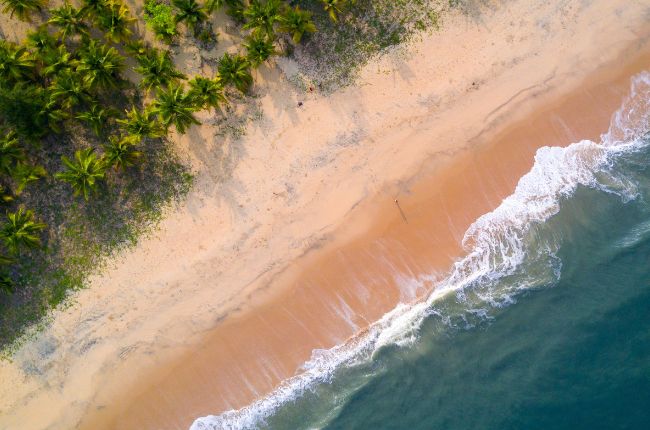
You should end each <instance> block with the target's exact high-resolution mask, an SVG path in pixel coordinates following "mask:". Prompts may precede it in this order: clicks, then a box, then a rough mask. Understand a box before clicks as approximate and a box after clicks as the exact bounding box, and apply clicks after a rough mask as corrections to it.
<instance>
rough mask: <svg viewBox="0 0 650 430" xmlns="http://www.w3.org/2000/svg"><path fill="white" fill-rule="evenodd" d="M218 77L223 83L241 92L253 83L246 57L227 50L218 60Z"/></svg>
mask: <svg viewBox="0 0 650 430" xmlns="http://www.w3.org/2000/svg"><path fill="white" fill-rule="evenodd" d="M218 70H219V77H220V78H221V81H222V82H223V83H224V85H232V86H234V87H235V88H237V89H238V90H239V91H241V92H242V93H246V92H248V89H249V88H250V86H251V85H252V83H253V76H252V75H251V65H250V63H249V61H248V60H247V59H246V57H243V56H241V55H239V54H235V55H230V54H228V53H227V52H226V53H225V54H223V57H221V60H219V68H218Z"/></svg>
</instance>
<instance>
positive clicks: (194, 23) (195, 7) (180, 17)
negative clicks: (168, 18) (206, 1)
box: [172, 0, 208, 32]
mask: <svg viewBox="0 0 650 430" xmlns="http://www.w3.org/2000/svg"><path fill="white" fill-rule="evenodd" d="M172 4H173V5H174V7H175V8H176V10H177V12H176V16H175V21H176V23H177V24H178V23H185V25H186V26H187V28H189V29H190V30H192V31H194V32H195V31H196V29H197V28H198V26H199V25H200V24H202V23H203V22H204V21H206V20H207V19H208V13H207V11H206V10H205V8H204V7H203V6H201V4H200V3H199V2H197V1H196V0H172Z"/></svg>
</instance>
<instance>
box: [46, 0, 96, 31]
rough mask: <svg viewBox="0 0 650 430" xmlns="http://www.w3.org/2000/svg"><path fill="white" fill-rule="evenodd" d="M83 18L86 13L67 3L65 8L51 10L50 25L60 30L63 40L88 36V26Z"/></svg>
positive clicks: (64, 5) (64, 4)
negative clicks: (77, 36)
mask: <svg viewBox="0 0 650 430" xmlns="http://www.w3.org/2000/svg"><path fill="white" fill-rule="evenodd" d="M83 18H84V11H83V10H82V9H77V8H75V7H73V6H72V5H71V4H70V3H68V2H67V1H66V2H65V3H63V6H61V7H58V8H55V9H51V10H50V19H49V21H48V23H50V24H52V25H54V26H56V27H58V28H59V35H60V36H61V37H62V38H63V39H66V38H68V37H72V36H76V35H81V36H88V25H87V24H86V23H85V22H84V21H83Z"/></svg>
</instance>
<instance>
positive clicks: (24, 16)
mask: <svg viewBox="0 0 650 430" xmlns="http://www.w3.org/2000/svg"><path fill="white" fill-rule="evenodd" d="M0 3H2V5H3V8H2V12H4V13H7V12H10V13H11V15H10V16H11V17H12V18H13V16H14V15H16V16H17V17H18V19H20V20H21V21H31V14H32V12H36V11H38V12H40V11H41V10H42V9H43V8H44V7H45V6H46V5H47V0H0Z"/></svg>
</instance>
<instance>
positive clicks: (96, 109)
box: [76, 103, 114, 136]
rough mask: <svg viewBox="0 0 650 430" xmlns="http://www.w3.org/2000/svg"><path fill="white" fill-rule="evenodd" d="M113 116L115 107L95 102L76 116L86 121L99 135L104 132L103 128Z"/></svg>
mask: <svg viewBox="0 0 650 430" xmlns="http://www.w3.org/2000/svg"><path fill="white" fill-rule="evenodd" d="M112 116H114V111H113V109H110V108H102V107H101V106H100V105H99V104H98V103H93V104H92V105H90V109H88V110H87V111H85V112H82V113H80V114H78V115H77V116H76V118H77V119H80V120H82V121H84V122H86V123H87V124H88V125H89V126H90V128H91V129H92V131H94V132H95V134H96V135H97V136H100V135H101V134H102V129H103V128H104V126H105V125H106V123H107V122H108V120H109V118H111V117H112Z"/></svg>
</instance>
